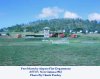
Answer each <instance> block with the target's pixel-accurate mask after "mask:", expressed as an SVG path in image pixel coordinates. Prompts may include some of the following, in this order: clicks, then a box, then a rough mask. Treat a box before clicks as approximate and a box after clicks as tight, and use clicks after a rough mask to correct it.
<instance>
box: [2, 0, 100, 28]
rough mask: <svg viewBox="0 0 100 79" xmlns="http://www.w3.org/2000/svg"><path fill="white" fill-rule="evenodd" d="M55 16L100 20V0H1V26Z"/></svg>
mask: <svg viewBox="0 0 100 79" xmlns="http://www.w3.org/2000/svg"><path fill="white" fill-rule="evenodd" d="M53 18H71V19H77V18H81V19H88V20H90V21H91V20H97V21H100V0H0V28H3V27H10V26H12V25H16V24H23V23H29V22H32V21H36V20H39V19H53Z"/></svg>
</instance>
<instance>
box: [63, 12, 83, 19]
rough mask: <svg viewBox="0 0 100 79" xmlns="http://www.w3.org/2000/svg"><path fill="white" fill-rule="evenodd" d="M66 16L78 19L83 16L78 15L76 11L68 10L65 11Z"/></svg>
mask: <svg viewBox="0 0 100 79" xmlns="http://www.w3.org/2000/svg"><path fill="white" fill-rule="evenodd" d="M64 18H70V19H77V18H81V17H80V16H79V15H77V14H76V13H73V12H70V11H66V12H65V13H64Z"/></svg>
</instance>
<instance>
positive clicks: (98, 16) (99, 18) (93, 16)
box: [88, 13, 100, 21]
mask: <svg viewBox="0 0 100 79" xmlns="http://www.w3.org/2000/svg"><path fill="white" fill-rule="evenodd" d="M88 19H89V20H90V21H92V20H97V21H100V14H99V13H91V14H90V15H89V16H88Z"/></svg>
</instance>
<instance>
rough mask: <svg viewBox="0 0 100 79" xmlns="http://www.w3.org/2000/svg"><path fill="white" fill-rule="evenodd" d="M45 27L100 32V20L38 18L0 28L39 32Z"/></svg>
mask: <svg viewBox="0 0 100 79" xmlns="http://www.w3.org/2000/svg"><path fill="white" fill-rule="evenodd" d="M44 27H50V30H52V31H57V30H63V29H65V30H66V32H69V30H73V31H79V30H83V32H84V31H86V30H88V31H91V32H94V31H95V30H97V31H98V32H100V22H97V21H89V20H82V19H63V18H62V19H51V20H38V21H34V22H30V23H28V24H16V25H14V26H11V27H7V28H2V29H0V31H1V32H3V31H8V32H24V31H27V32H39V31H41V30H43V28H44Z"/></svg>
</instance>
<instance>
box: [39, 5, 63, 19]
mask: <svg viewBox="0 0 100 79" xmlns="http://www.w3.org/2000/svg"><path fill="white" fill-rule="evenodd" d="M62 12H63V9H60V8H58V7H47V8H43V9H42V12H41V13H40V14H39V15H38V18H58V17H59V14H60V13H62Z"/></svg>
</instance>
